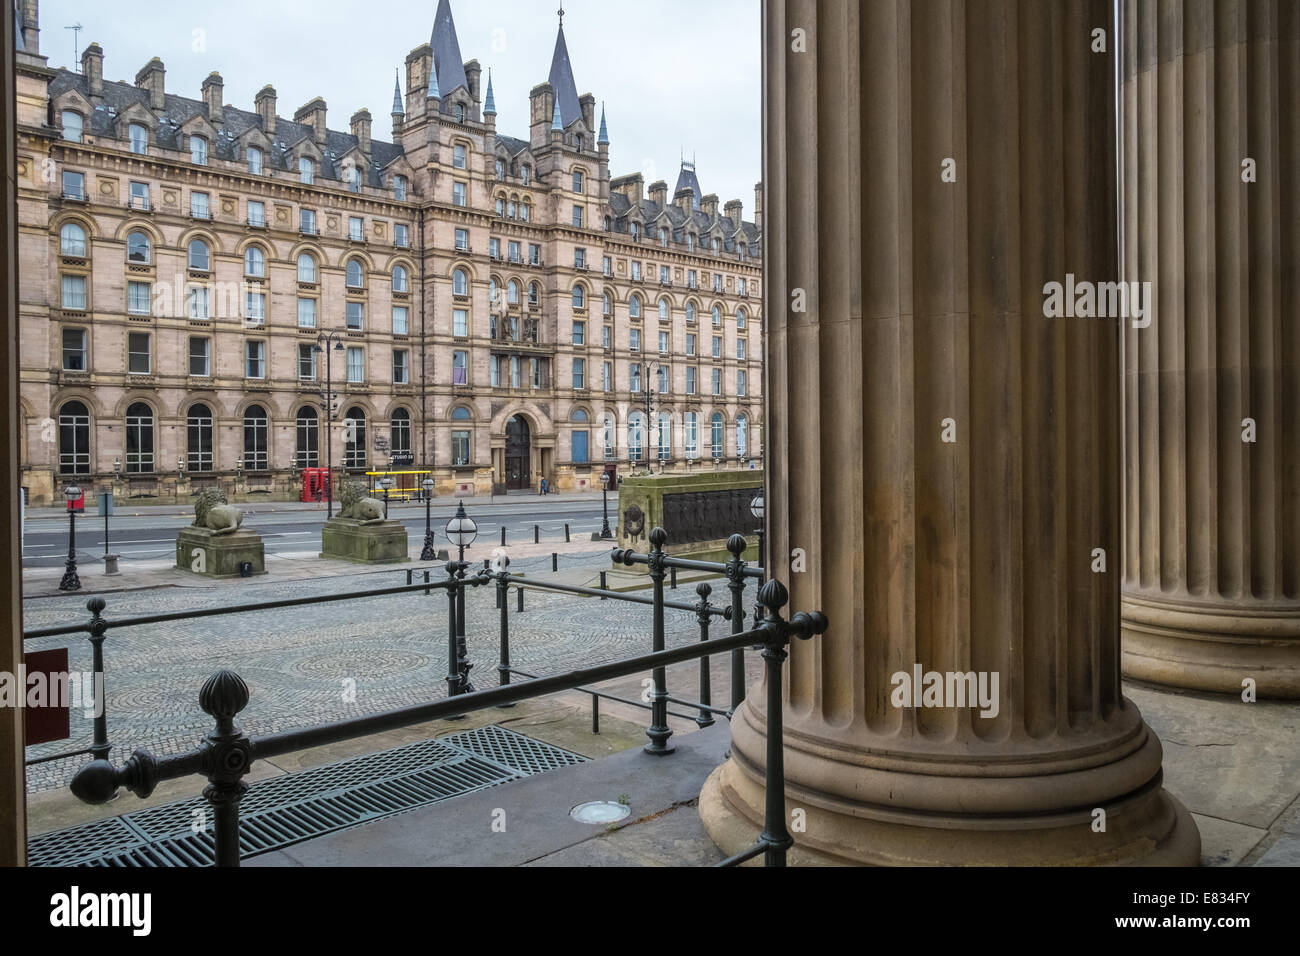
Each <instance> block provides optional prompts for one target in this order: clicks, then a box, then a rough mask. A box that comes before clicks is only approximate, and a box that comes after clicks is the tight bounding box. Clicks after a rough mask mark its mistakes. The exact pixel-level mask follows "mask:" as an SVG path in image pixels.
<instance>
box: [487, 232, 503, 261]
mask: <svg viewBox="0 0 1300 956" xmlns="http://www.w3.org/2000/svg"><path fill="white" fill-rule="evenodd" d="M488 258H489V259H493V260H497V259H500V258H501V240H500V239H498V238H497V237H496V236H493V237H492V238H491V239H489V240H488Z"/></svg>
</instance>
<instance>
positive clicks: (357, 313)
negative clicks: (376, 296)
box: [347, 302, 365, 332]
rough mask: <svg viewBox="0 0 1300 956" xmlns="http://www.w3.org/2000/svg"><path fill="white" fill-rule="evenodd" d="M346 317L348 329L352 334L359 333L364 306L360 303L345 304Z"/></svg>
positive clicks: (363, 316)
mask: <svg viewBox="0 0 1300 956" xmlns="http://www.w3.org/2000/svg"><path fill="white" fill-rule="evenodd" d="M347 316H348V329H349V330H351V331H353V332H360V331H361V326H362V324H363V321H364V319H365V305H364V304H363V303H361V302H349V303H348V304H347Z"/></svg>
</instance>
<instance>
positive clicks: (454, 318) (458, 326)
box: [451, 309, 469, 338]
mask: <svg viewBox="0 0 1300 956" xmlns="http://www.w3.org/2000/svg"><path fill="white" fill-rule="evenodd" d="M451 334H452V335H455V336H457V337H459V338H465V337H466V336H468V335H469V312H467V311H466V310H465V309H452V311H451Z"/></svg>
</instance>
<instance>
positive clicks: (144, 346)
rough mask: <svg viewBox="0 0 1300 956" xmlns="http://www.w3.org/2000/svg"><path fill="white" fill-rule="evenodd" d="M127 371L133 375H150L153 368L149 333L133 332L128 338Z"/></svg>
mask: <svg viewBox="0 0 1300 956" xmlns="http://www.w3.org/2000/svg"><path fill="white" fill-rule="evenodd" d="M126 358H127V365H126V367H127V370H128V371H129V372H130V373H131V374H132V375H148V374H149V372H150V370H151V369H152V368H153V360H152V356H151V354H150V351H149V333H148V332H131V333H130V334H128V335H127V337H126Z"/></svg>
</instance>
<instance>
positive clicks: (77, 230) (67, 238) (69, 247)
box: [59, 222, 147, 261]
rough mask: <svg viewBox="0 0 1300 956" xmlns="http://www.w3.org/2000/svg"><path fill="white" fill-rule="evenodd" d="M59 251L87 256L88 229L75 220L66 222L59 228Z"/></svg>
mask: <svg viewBox="0 0 1300 956" xmlns="http://www.w3.org/2000/svg"><path fill="white" fill-rule="evenodd" d="M131 235H135V233H131ZM59 252H60V254H62V255H65V256H85V254H86V230H84V229H82V228H81V227H80V226H78V225H77V224H76V223H75V222H65V223H64V224H63V228H62V229H60V230H59ZM146 261H147V260H146Z"/></svg>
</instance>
